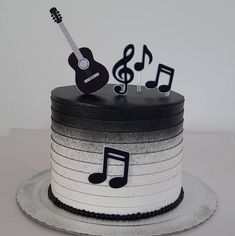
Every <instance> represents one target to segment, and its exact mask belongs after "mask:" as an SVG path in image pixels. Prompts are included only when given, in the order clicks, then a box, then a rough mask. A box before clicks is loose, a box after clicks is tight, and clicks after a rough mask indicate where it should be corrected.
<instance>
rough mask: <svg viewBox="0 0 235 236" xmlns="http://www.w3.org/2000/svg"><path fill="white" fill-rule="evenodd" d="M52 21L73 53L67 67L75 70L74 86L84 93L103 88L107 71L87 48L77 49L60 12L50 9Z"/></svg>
mask: <svg viewBox="0 0 235 236" xmlns="http://www.w3.org/2000/svg"><path fill="white" fill-rule="evenodd" d="M50 13H51V16H52V18H53V20H54V21H55V22H56V23H58V25H59V27H60V29H61V31H62V33H63V34H64V36H65V38H66V39H67V41H68V43H69V45H70V47H71V48H72V50H73V53H72V54H71V55H70V56H69V58H68V62H69V65H70V66H71V67H72V68H73V69H74V70H75V74H76V76H75V78H76V85H77V87H78V89H79V90H80V91H81V92H82V93H84V94H89V93H94V92H96V91H98V90H100V89H101V88H103V87H104V86H105V85H106V84H107V83H108V80H109V73H108V71H107V69H106V68H105V67H104V66H103V65H102V64H100V63H98V62H97V61H95V59H94V57H93V54H92V52H91V50H90V49H89V48H85V47H84V48H78V47H77V45H76V44H75V42H74V40H73V38H72V37H71V35H70V33H69V32H68V30H67V28H66V27H65V25H64V23H63V22H62V16H61V14H60V12H59V11H58V10H57V9H56V8H55V7H53V8H51V9H50Z"/></svg>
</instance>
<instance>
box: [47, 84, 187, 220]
mask: <svg viewBox="0 0 235 236" xmlns="http://www.w3.org/2000/svg"><path fill="white" fill-rule="evenodd" d="M113 86H114V85H112V84H107V85H106V86H105V87H104V88H103V89H102V90H99V91H97V92H96V93H94V94H90V95H84V94H81V93H79V91H78V89H77V87H76V86H75V85H74V86H73V85H72V86H65V87H58V88H55V89H54V90H53V91H52V92H51V110H52V116H51V119H52V125H51V130H52V135H51V184H50V186H49V189H48V196H49V198H50V200H51V201H52V202H53V203H54V204H55V205H56V206H58V207H60V208H63V209H64V210H67V211H70V212H72V213H75V214H78V215H82V216H86V217H95V218H101V219H108V220H137V219H141V218H148V217H151V216H156V215H159V214H162V213H165V212H167V211H170V210H172V209H174V208H175V207H177V206H178V205H179V204H180V202H181V201H182V200H183V196H184V191H183V188H182V170H181V165H182V151H183V113H184V97H183V96H182V95H180V94H179V93H176V92H174V91H171V92H170V95H169V96H166V97H164V96H163V95H162V94H161V93H160V92H159V91H158V90H157V89H151V90H150V89H147V88H145V87H142V89H141V92H139V93H138V92H137V89H136V86H134V85H128V94H126V95H117V94H115V93H114V92H113ZM112 152H113V153H112ZM120 155H123V159H122V158H121V157H120ZM99 173H100V174H99ZM101 174H102V177H104V178H103V180H102V181H101V180H100V179H98V177H101ZM96 178H97V179H96Z"/></svg>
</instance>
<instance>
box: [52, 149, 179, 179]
mask: <svg viewBox="0 0 235 236" xmlns="http://www.w3.org/2000/svg"><path fill="white" fill-rule="evenodd" d="M51 158H52V166H53V167H56V166H61V167H64V168H65V169H68V170H70V171H74V172H81V173H87V174H92V173H95V172H102V171H103V164H90V163H84V162H78V161H74V160H71V159H65V158H63V157H61V156H60V155H57V154H56V153H54V152H52V157H51ZM181 160H182V155H181V154H179V155H178V156H176V157H175V158H172V159H169V160H166V161H162V162H157V163H151V164H146V165H132V166H130V167H129V174H128V176H140V175H152V174H155V173H159V172H163V171H167V170H170V169H172V168H175V167H176V166H177V165H179V164H180V163H181ZM109 162H110V164H111V165H109V166H108V173H107V174H108V176H118V175H119V176H120V175H121V176H122V174H123V168H124V163H122V165H121V166H115V165H113V163H115V162H118V161H117V160H113V159H111V160H109Z"/></svg>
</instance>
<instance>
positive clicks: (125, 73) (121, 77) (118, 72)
mask: <svg viewBox="0 0 235 236" xmlns="http://www.w3.org/2000/svg"><path fill="white" fill-rule="evenodd" d="M134 53H135V47H134V45H133V44H129V45H127V46H126V47H125V49H124V51H123V58H122V59H120V60H119V61H118V62H117V63H116V64H115V65H114V67H113V76H114V78H115V79H116V80H117V81H119V82H120V83H123V85H124V87H123V90H122V86H121V85H115V86H114V91H115V92H116V93H117V94H125V93H126V92H127V85H128V84H129V83H130V82H131V81H132V80H133V79H134V72H133V70H132V69H130V68H129V67H127V63H128V62H129V61H130V60H131V59H132V58H133V56H134Z"/></svg>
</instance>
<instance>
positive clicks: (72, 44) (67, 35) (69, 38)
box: [59, 22, 84, 60]
mask: <svg viewBox="0 0 235 236" xmlns="http://www.w3.org/2000/svg"><path fill="white" fill-rule="evenodd" d="M59 26H60V29H61V31H62V33H63V34H64V36H65V38H66V39H67V41H68V43H69V45H70V47H71V48H72V50H73V52H74V54H75V55H76V57H77V59H78V60H82V59H83V58H84V57H83V55H82V54H81V52H80V50H79V48H78V47H77V45H76V43H75V42H74V40H73V38H72V36H71V35H70V33H69V31H68V30H67V28H66V26H65V25H64V23H63V22H60V23H59Z"/></svg>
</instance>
